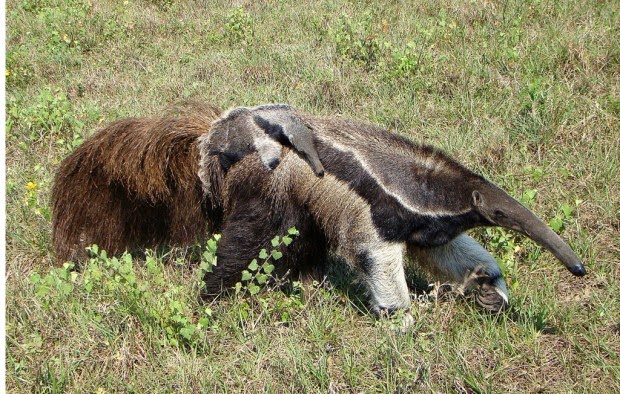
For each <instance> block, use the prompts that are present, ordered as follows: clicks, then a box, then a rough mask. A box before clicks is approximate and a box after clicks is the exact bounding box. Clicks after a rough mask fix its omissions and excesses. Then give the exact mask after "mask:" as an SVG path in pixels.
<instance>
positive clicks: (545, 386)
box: [5, 0, 620, 393]
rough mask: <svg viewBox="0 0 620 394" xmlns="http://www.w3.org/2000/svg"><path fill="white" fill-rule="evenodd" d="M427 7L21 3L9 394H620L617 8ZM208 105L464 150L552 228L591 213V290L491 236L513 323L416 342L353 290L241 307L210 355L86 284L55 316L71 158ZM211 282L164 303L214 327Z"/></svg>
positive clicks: (13, 121) (186, 279)
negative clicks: (57, 223)
mask: <svg viewBox="0 0 620 394" xmlns="http://www.w3.org/2000/svg"><path fill="white" fill-rule="evenodd" d="M409 3H411V4H409ZM409 3H407V2H387V4H384V2H376V3H373V2H365V4H366V5H365V6H364V8H361V7H360V6H357V5H355V3H354V2H330V1H318V2H305V3H303V4H299V3H298V6H297V7H295V8H293V7H291V6H290V5H287V4H285V3H284V2H279V1H264V2H249V1H237V2H235V4H234V6H231V5H230V4H229V2H224V1H215V2H199V1H185V2H177V1H174V0H150V1H128V2H117V1H96V2H88V1H82V0H72V1H68V2H65V1H57V0H24V1H17V0H9V1H8V2H7V44H6V45H7V46H6V51H7V66H6V67H7V73H8V74H9V75H8V76H7V77H6V84H7V85H6V89H7V91H6V98H7V103H6V111H7V128H6V147H7V158H6V163H7V179H6V184H7V196H6V200H7V240H6V241H7V247H6V248H7V249H6V252H7V253H6V254H7V261H6V278H7V287H6V315H7V326H6V346H7V354H6V364H5V366H6V371H7V383H6V388H7V391H9V392H32V391H36V392H102V393H103V392H172V391H180V392H198V391H203V392H277V393H280V392H299V391H304V392H330V391H331V392H395V393H398V392H401V393H404V392H417V391H420V392H429V391H430V392H457V393H471V392H619V391H620V302H618V294H620V288H619V285H618V283H620V264H619V263H620V246H619V245H620V236H619V234H620V186H619V185H620V182H618V173H619V168H620V131H619V130H620V122H619V116H620V78H619V76H620V49H619V48H620V42H619V38H618V37H619V34H618V26H619V25H620V9H619V7H618V4H617V2H614V1H598V2H591V3H588V4H584V3H583V2H577V1H563V2H539V1H522V2H509V1H504V2H497V1H474V2H462V1H448V0H440V1H418V2H409ZM238 7H241V8H238ZM240 10H241V11H240ZM386 43H388V44H386ZM408 43H412V44H411V45H410V46H407V44H408ZM184 99H195V100H202V101H205V102H208V103H211V104H213V105H215V106H218V107H222V108H226V107H229V106H238V105H256V104H260V103H268V102H286V103H289V104H291V105H294V106H297V107H299V108H302V109H304V110H306V111H309V112H313V113H317V114H326V115H335V114H342V115H344V116H348V117H353V118H356V119H362V120H368V121H371V122H374V123H378V124H381V125H383V126H384V127H386V128H389V129H391V130H394V131H396V132H399V133H402V134H404V135H408V136H410V137H412V138H414V139H416V140H418V141H424V142H429V143H432V144H434V145H437V146H440V147H442V148H444V149H446V150H447V151H448V152H450V153H451V154H453V155H454V156H456V157H457V158H459V159H460V160H461V161H463V162H465V163H466V164H468V165H469V166H470V167H472V168H475V169H476V170H478V171H480V172H481V173H483V174H484V175H486V176H488V177H489V178H490V179H492V180H494V181H495V182H497V183H498V184H500V185H501V186H503V187H505V188H506V189H507V190H509V191H510V192H511V193H512V194H513V195H515V196H517V197H521V196H522V195H524V194H526V193H529V192H530V191H534V190H535V191H536V196H535V198H534V199H533V200H532V201H531V206H532V208H533V209H534V211H536V212H537V213H539V214H540V216H541V217H543V218H545V219H547V220H550V219H552V218H554V217H557V216H558V215H559V214H560V212H561V206H562V204H566V205H568V206H570V207H572V208H573V209H574V214H572V215H570V216H569V217H566V218H564V219H563V220H564V223H563V224H564V230H563V233H562V236H563V237H564V238H565V239H567V240H568V241H569V242H570V244H571V245H572V246H573V247H574V248H575V250H576V252H577V254H578V255H580V256H582V257H583V259H584V261H586V263H587V264H588V266H589V272H590V274H589V275H588V276H587V277H585V278H583V279H578V278H573V277H570V276H569V274H568V273H567V272H565V271H564V270H562V268H561V267H560V266H559V264H557V262H555V261H554V260H553V258H552V256H551V255H550V254H548V253H547V252H542V251H541V250H540V249H539V248H538V247H536V246H535V245H533V244H532V243H530V242H527V241H525V240H523V239H522V238H519V237H517V238H513V241H514V243H513V244H508V245H504V246H493V245H496V243H495V241H497V234H498V233H496V232H492V233H490V234H487V233H485V232H484V231H480V232H476V235H477V236H478V237H480V239H481V240H482V241H483V242H485V243H486V244H487V246H488V247H489V249H490V250H491V251H492V252H493V253H494V254H495V255H496V256H498V258H500V261H501V262H502V264H504V265H506V273H507V275H508V277H509V285H510V288H511V292H512V308H511V309H510V310H509V311H508V312H506V313H505V314H503V315H501V316H488V315H485V314H483V313H480V312H479V311H478V310H476V309H475V308H474V307H473V305H472V304H471V302H468V301H464V300H448V301H445V302H441V303H435V302H430V303H423V304H420V305H419V307H418V308H415V310H414V314H415V316H416V319H417V321H416V325H415V329H414V330H413V332H412V333H410V334H407V335H398V334H396V333H394V332H393V331H392V330H391V329H390V328H389V324H387V323H386V322H375V321H374V320H373V319H372V318H371V317H370V316H369V315H368V313H366V311H365V310H364V298H363V296H360V291H359V288H358V286H356V285H351V284H350V282H351V281H350V280H349V279H345V280H340V279H339V278H338V275H337V274H335V276H336V277H335V278H332V279H333V280H332V283H333V284H332V285H330V284H327V285H325V287H324V288H322V289H321V291H319V293H317V296H316V297H314V298H313V299H312V300H311V301H310V302H308V303H307V304H305V305H299V304H297V303H296V302H295V300H296V299H295V296H294V294H293V295H287V293H281V292H272V293H266V294H265V295H263V296H261V299H262V300H263V301H262V302H263V303H264V304H261V301H259V300H257V299H250V300H249V301H248V300H245V301H243V300H241V301H240V300H237V299H224V300H220V301H218V302H216V303H214V304H213V305H212V306H211V308H212V309H213V313H214V316H215V317H214V319H213V320H212V322H211V325H210V326H209V328H206V329H204V330H202V331H201V332H200V334H199V335H198V336H197V337H194V339H193V340H192V342H191V343H190V345H188V346H173V345H170V344H165V343H162V337H163V334H162V333H161V332H158V331H157V330H158V329H160V328H161V326H160V325H159V323H157V322H149V320H145V319H144V316H143V315H141V314H140V313H142V312H145V311H142V310H138V312H140V313H135V312H136V310H135V309H134V310H132V309H131V308H132V305H131V303H130V302H129V301H128V300H130V299H125V298H123V297H119V296H117V295H115V294H114V293H113V292H112V291H109V289H106V288H102V289H100V290H99V291H95V292H92V293H88V292H86V291H85V290H84V289H83V287H80V286H78V284H79V283H81V282H80V280H82V279H81V278H82V277H78V278H77V279H76V282H75V283H76V286H75V288H74V289H73V291H71V292H70V293H69V294H67V295H65V296H63V297H58V298H55V299H53V300H51V301H45V299H44V298H42V296H40V295H37V294H36V290H37V286H36V285H35V284H33V283H32V281H31V280H30V278H31V275H33V274H34V273H38V274H40V275H41V276H45V275H47V274H48V273H49V272H50V265H51V239H50V233H51V231H50V214H49V196H50V190H51V187H52V184H51V182H52V179H53V174H54V172H55V170H56V169H57V167H58V164H59V162H60V161H61V160H62V159H63V158H64V157H66V156H67V155H68V153H69V152H70V151H71V150H72V149H73V148H74V147H75V146H77V144H79V143H80V142H81V140H82V139H83V138H84V137H87V136H89V135H91V134H92V133H93V132H94V131H95V130H96V129H98V128H99V127H101V125H103V124H106V123H108V122H110V121H112V120H116V119H119V118H122V117H126V116H132V115H139V116H145V115H157V114H158V113H161V112H162V111H163V110H165V108H166V107H167V106H169V105H170V104H173V103H175V102H179V101H181V100H184ZM29 182H31V184H30V186H29V188H28V187H27V185H28V183H29ZM576 200H579V201H580V203H579V204H577V203H576ZM515 245H519V246H521V247H522V249H521V250H520V251H517V252H516V254H515V256H516V261H514V260H510V256H511V253H513V254H514V252H515V248H514V246H515ZM179 255H182V253H181V252H179ZM194 268H195V267H193V266H179V265H176V264H168V265H167V266H166V267H165V270H164V275H165V278H166V281H167V285H165V286H164V285H161V286H160V285H157V286H155V285H154V286H153V289H152V294H153V296H154V297H156V296H157V291H160V290H161V292H162V294H163V293H165V292H166V291H168V290H171V289H174V288H175V287H179V288H182V291H180V292H179V295H177V296H176V297H180V298H179V299H181V300H183V302H184V303H185V304H184V305H186V306H187V308H188V313H190V314H193V315H195V316H199V315H200V313H201V312H200V311H199V309H200V308H202V307H201V306H200V305H199V304H198V302H197V300H196V298H197V293H198V291H197V289H196V288H195V283H194V282H193V281H194V280H195V277H194V275H193V272H194ZM134 269H135V271H136V274H137V275H138V276H139V277H146V275H147V270H146V269H145V267H144V265H143V264H141V263H136V264H135V267H134ZM166 286H167V287H166ZM162 294H160V296H161V297H162V298H155V299H157V300H159V301H162V300H164V298H163V295H162ZM183 297H185V298H183ZM162 302H163V301H162ZM248 303H249V305H250V306H251V308H250V310H249V313H245V312H243V311H244V309H243V308H245V306H244V305H247V304H248ZM146 312H148V311H146ZM146 312H145V313H146ZM242 312H243V313H242ZM246 312H247V311H246ZM244 313H245V314H244ZM286 313H288V314H289V315H290V317H289V318H285V316H286ZM283 321H284V322H285V323H283Z"/></svg>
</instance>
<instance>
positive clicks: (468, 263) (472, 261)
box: [409, 234, 508, 312]
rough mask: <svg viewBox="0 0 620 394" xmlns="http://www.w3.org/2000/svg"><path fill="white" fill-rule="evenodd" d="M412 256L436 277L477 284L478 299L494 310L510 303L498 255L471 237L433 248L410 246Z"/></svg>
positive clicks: (488, 308) (482, 304) (498, 309)
mask: <svg viewBox="0 0 620 394" xmlns="http://www.w3.org/2000/svg"><path fill="white" fill-rule="evenodd" d="M409 253H410V255H411V257H412V258H413V260H414V261H415V262H416V263H417V264H419V265H420V266H421V268H423V269H424V270H425V271H427V272H429V273H430V274H431V275H433V276H434V277H435V278H436V279H439V280H446V281H449V282H453V283H457V284H465V285H468V284H473V285H476V286H477V289H476V302H477V303H478V305H480V306H482V307H483V308H485V309H487V310H489V311H491V312H499V311H501V310H503V309H504V308H505V307H506V306H507V305H508V288H507V286H506V282H505V280H504V277H503V275H502V272H501V270H500V268H499V266H498V264H497V261H496V260H495V258H494V257H493V256H492V255H491V254H490V253H489V252H488V251H487V250H486V249H484V248H483V247H482V246H481V245H480V244H479V243H478V242H476V240H475V239H473V238H472V237H470V236H468V235H465V234H461V235H459V236H457V237H456V238H454V239H453V240H452V241H450V242H448V243H447V244H445V245H442V246H438V247H434V248H421V247H416V246H412V245H410V246H409Z"/></svg>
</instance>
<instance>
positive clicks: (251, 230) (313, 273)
mask: <svg viewBox="0 0 620 394" xmlns="http://www.w3.org/2000/svg"><path fill="white" fill-rule="evenodd" d="M291 227H296V228H297V229H298V231H299V236H297V237H293V243H292V244H290V245H289V246H285V245H283V246H281V247H280V251H281V252H282V254H283V257H282V258H281V259H279V260H273V259H272V260H271V263H272V264H273V265H274V266H275V270H274V271H273V273H272V275H277V276H278V277H280V278H282V277H287V278H288V279H292V280H297V279H298V278H299V277H300V275H301V278H302V279H307V278H310V277H311V278H312V279H318V278H320V275H322V274H323V273H324V272H325V266H324V264H325V260H326V258H327V247H326V241H325V238H324V236H323V235H322V234H321V233H320V231H319V230H318V228H317V227H316V225H315V224H314V223H313V222H312V221H311V220H310V219H309V218H308V217H305V215H304V213H303V212H300V211H299V210H288V208H287V207H281V210H279V211H278V213H274V212H273V210H272V209H271V204H270V202H269V201H268V200H265V199H262V198H261V197H260V196H253V195H252V196H247V195H245V194H244V193H240V194H239V195H236V196H235V198H233V199H232V204H231V206H230V207H228V209H227V213H226V214H225V217H224V221H223V226H222V237H221V239H220V242H219V244H218V248H217V253H216V255H217V266H215V267H213V272H209V273H206V274H205V277H204V281H205V287H204V289H203V291H202V296H203V298H211V297H213V296H216V295H218V294H219V293H220V292H221V291H222V290H225V289H228V288H231V287H232V286H234V285H235V284H236V283H237V282H239V281H241V274H242V272H243V270H245V269H247V268H248V265H249V264H250V262H251V261H252V260H253V259H258V261H259V264H262V260H260V259H259V254H260V251H261V249H266V250H267V251H271V250H272V249H273V245H272V244H271V240H272V239H273V238H274V237H275V236H277V235H279V236H282V235H286V234H287V230H288V229H289V228H291ZM312 279H310V280H312Z"/></svg>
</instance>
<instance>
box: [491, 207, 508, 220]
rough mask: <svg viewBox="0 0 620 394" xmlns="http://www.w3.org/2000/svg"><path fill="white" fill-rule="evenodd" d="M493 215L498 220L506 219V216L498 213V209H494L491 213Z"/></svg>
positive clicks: (500, 212)
mask: <svg viewBox="0 0 620 394" xmlns="http://www.w3.org/2000/svg"><path fill="white" fill-rule="evenodd" d="M493 215H495V217H496V218H498V219H501V218H504V217H506V215H504V212H502V211H500V210H499V209H496V210H495V211H494V212H493Z"/></svg>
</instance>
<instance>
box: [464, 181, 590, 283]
mask: <svg viewBox="0 0 620 394" xmlns="http://www.w3.org/2000/svg"><path fill="white" fill-rule="evenodd" d="M471 205H472V207H473V209H474V210H475V211H476V212H478V213H479V214H480V215H481V216H482V217H483V218H484V219H486V220H487V221H488V222H489V223H490V224H492V225H495V226H500V227H504V228H507V229H511V230H515V231H518V232H520V233H522V234H525V235H526V236H528V237H529V238H531V239H532V240H534V241H536V242H537V243H539V244H540V245H542V246H543V247H545V248H546V249H548V250H549V251H550V252H551V253H553V255H554V256H555V257H557V258H558V260H560V261H561V262H562V263H563V264H564V265H565V266H566V268H568V270H569V271H570V272H571V273H573V275H576V276H583V275H585V274H586V269H585V267H584V266H583V264H582V263H581V261H580V260H579V258H578V257H577V256H576V255H575V253H574V252H573V250H572V249H571V248H570V247H569V246H568V245H567V244H566V243H565V242H564V241H562V239H561V238H560V237H559V236H558V235H557V234H556V233H555V232H554V231H553V230H552V229H551V228H549V226H547V225H546V224H545V223H544V222H543V221H542V220H540V219H539V218H538V217H537V216H536V215H534V214H533V213H532V212H531V211H530V210H529V209H527V208H526V207H524V206H523V205H522V204H521V203H519V202H518V201H517V200H515V199H514V198H512V197H510V196H509V195H508V194H507V193H506V192H505V191H503V190H502V189H500V188H499V187H497V186H495V185H493V184H491V183H488V182H483V183H481V184H480V186H479V187H476V188H475V189H474V190H473V191H472V193H471Z"/></svg>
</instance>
